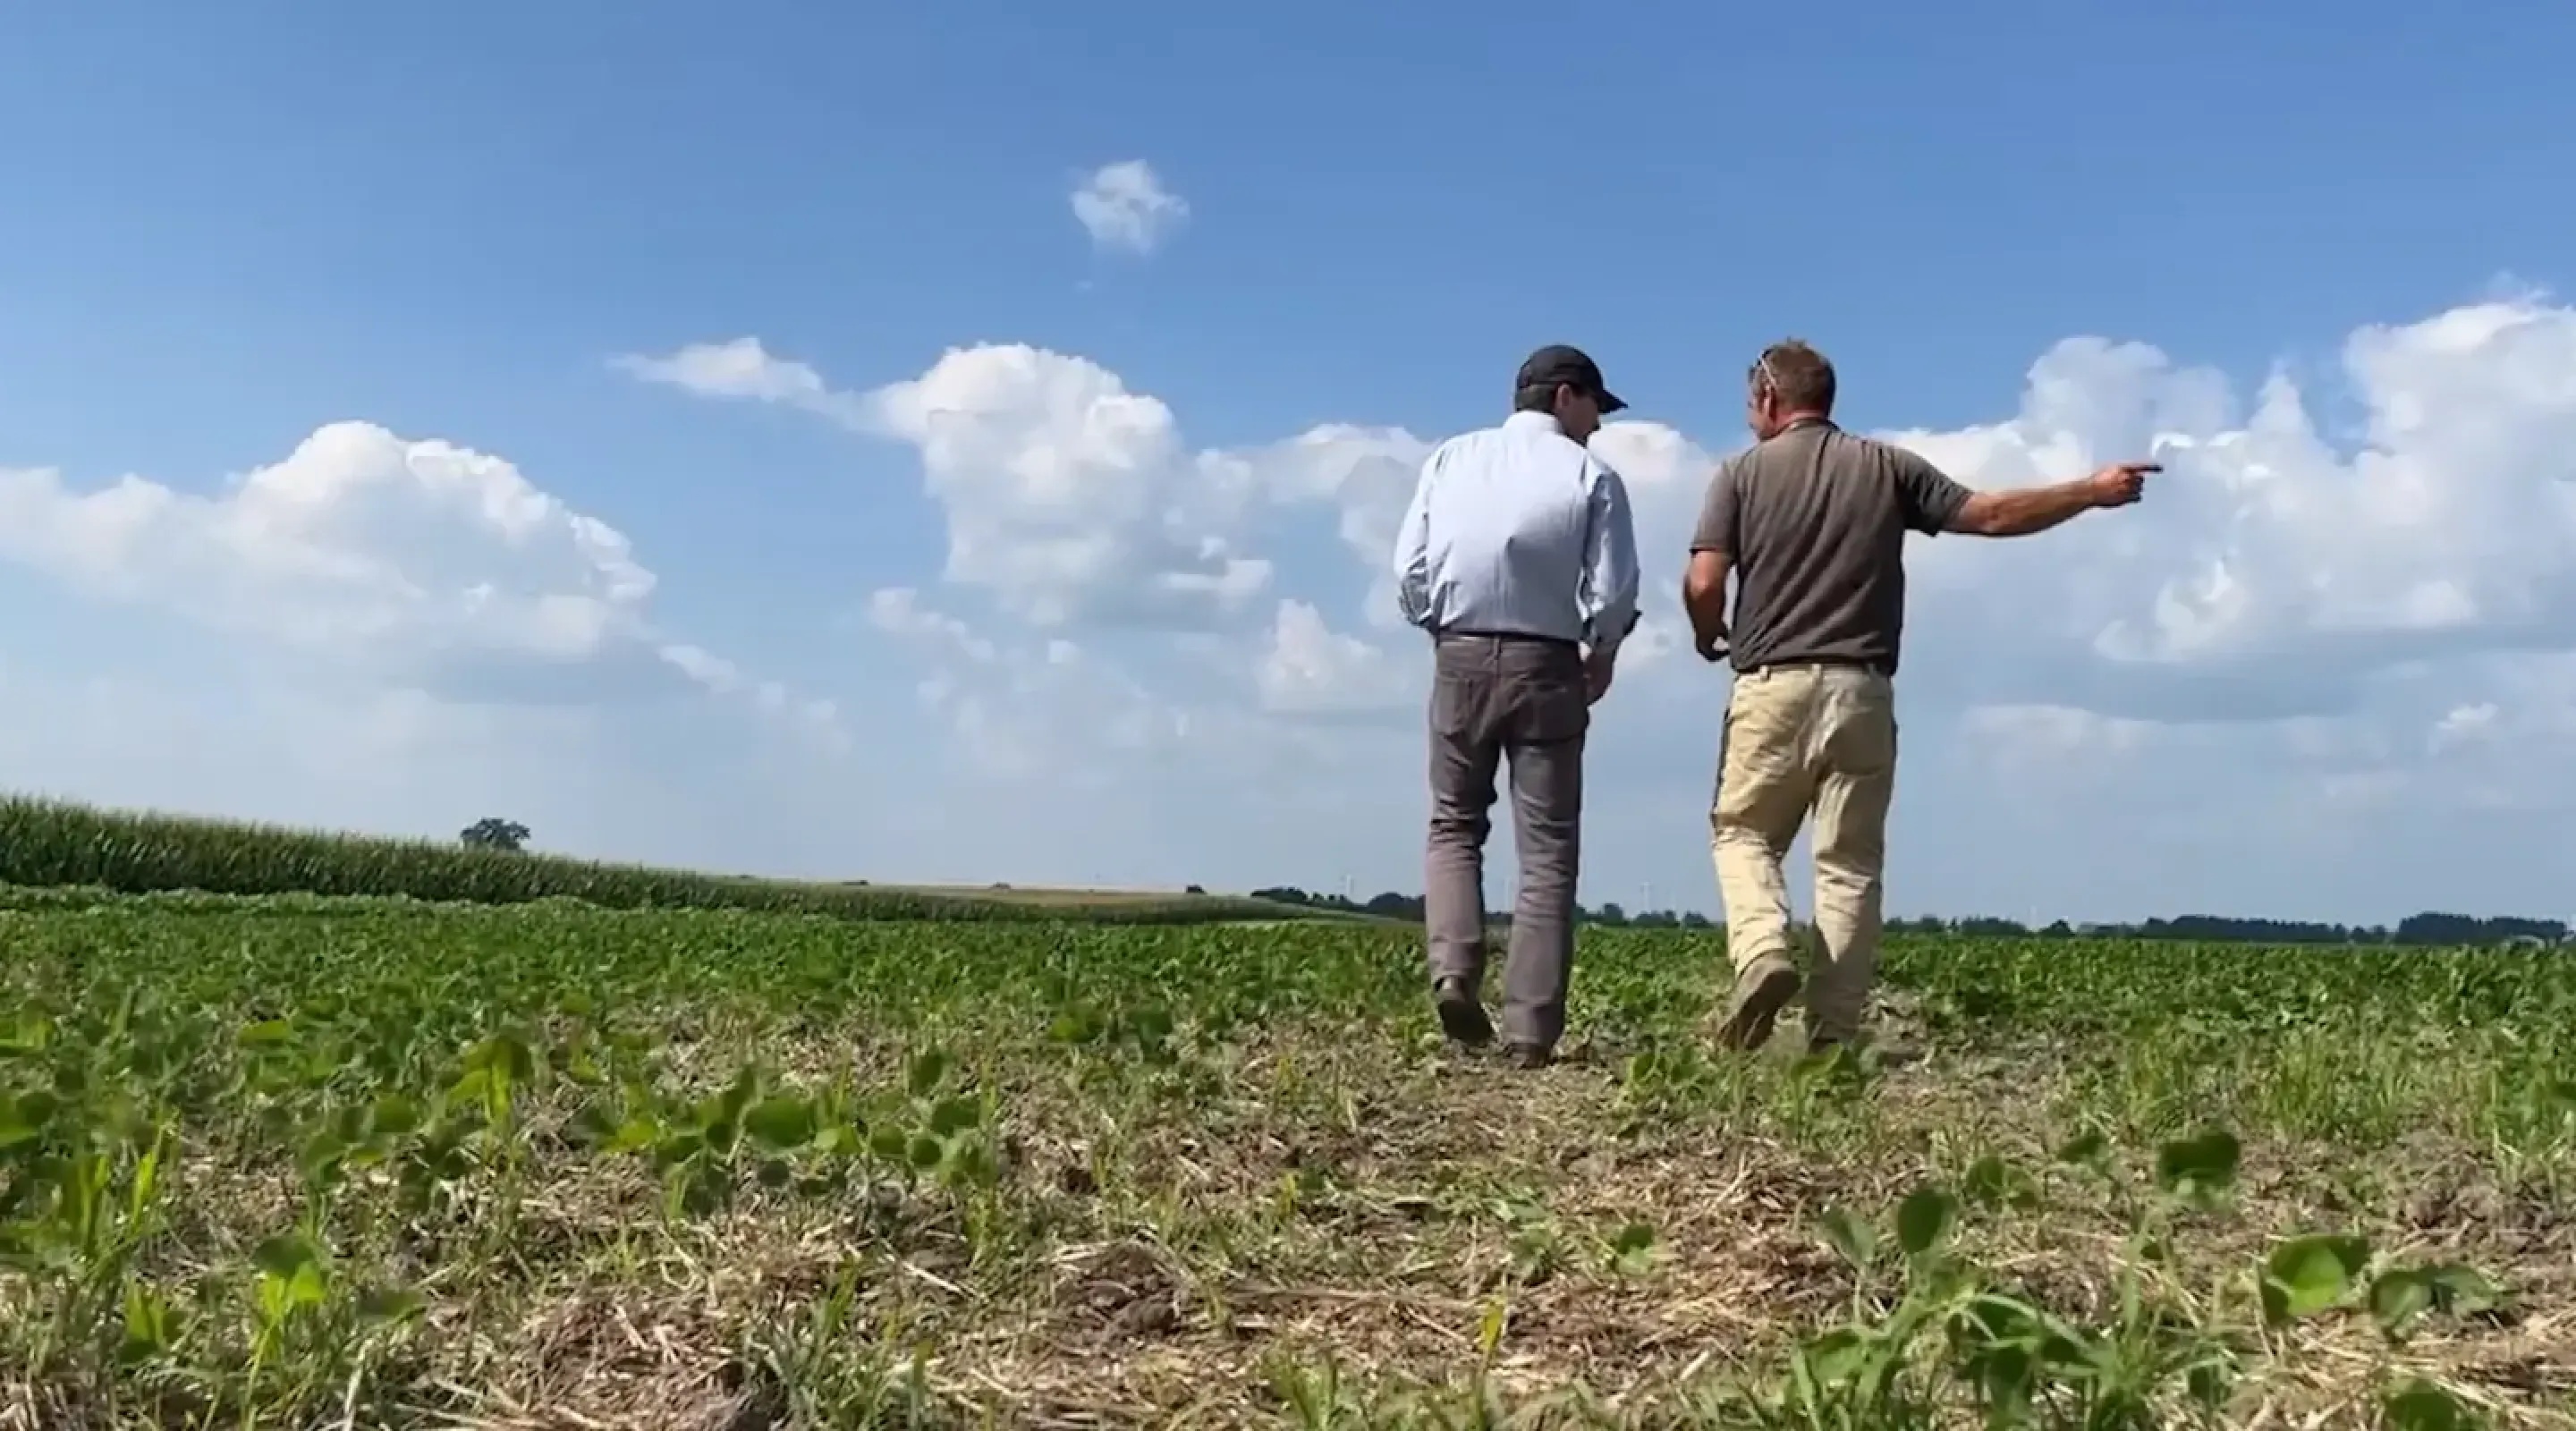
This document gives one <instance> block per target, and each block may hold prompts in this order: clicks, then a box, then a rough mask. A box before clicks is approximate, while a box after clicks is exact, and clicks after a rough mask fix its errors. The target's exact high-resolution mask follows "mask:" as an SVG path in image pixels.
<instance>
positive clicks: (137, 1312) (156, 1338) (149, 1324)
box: [117, 1282, 177, 1362]
mask: <svg viewBox="0 0 2576 1431" xmlns="http://www.w3.org/2000/svg"><path fill="white" fill-rule="evenodd" d="M174 1321H175V1319H174V1318H173V1317H172V1315H171V1311H170V1304H169V1302H168V1301H167V1300H165V1299H164V1298H162V1297H161V1296H160V1295H159V1294H158V1293H156V1292H154V1291H152V1290H151V1289H150V1288H148V1287H146V1286H144V1285H143V1284H142V1283H140V1282H130V1283H127V1284H126V1288H125V1338H124V1344H123V1345H122V1346H121V1347H120V1348H119V1349H118V1352H117V1354H118V1356H119V1357H121V1358H122V1359H123V1360H125V1361H127V1362H137V1361H143V1360H147V1359H149V1358H152V1357H156V1356H164V1355H167V1354H168V1353H169V1351H170V1347H171V1344H172V1343H173V1342H175V1341H176V1340H177V1336H176V1328H175V1326H174Z"/></svg>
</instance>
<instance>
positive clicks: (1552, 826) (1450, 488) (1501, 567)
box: [1395, 344, 1637, 1068]
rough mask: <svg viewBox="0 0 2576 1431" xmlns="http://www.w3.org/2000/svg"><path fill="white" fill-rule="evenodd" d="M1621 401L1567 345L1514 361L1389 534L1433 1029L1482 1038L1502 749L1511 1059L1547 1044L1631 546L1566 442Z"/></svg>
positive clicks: (1611, 502) (1621, 500)
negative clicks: (1420, 752) (1421, 639)
mask: <svg viewBox="0 0 2576 1431" xmlns="http://www.w3.org/2000/svg"><path fill="white" fill-rule="evenodd" d="M1626 406H1627V404H1626V403H1624V402H1621V401H1620V400H1619V399H1618V398H1616V397H1614V396H1612V395H1611V393H1610V390H1609V389H1608V388H1606V387H1604V386H1603V385H1602V379H1601V369H1600V367H1599V366H1598V365H1597V364H1595V363H1594V362H1593V361H1592V359H1590V358H1589V357H1586V356H1585V355H1584V354H1583V353H1582V351H1581V350H1579V349H1575V348H1570V347H1566V346H1564V345H1562V344H1556V345H1551V346H1549V347H1545V348H1541V349H1539V350H1538V351H1537V352H1535V353H1532V354H1531V355H1530V357H1529V361H1527V362H1525V363H1523V364H1522V365H1521V370H1520V376H1519V379H1518V381H1517V383H1516V384H1515V391H1514V393H1513V398H1512V407H1513V412H1512V414H1511V416H1510V417H1509V418H1507V419H1505V420H1504V422H1503V424H1502V426H1500V427H1489V428H1485V429H1483V430H1482V431H1478V432H1470V433H1465V434H1462V435H1460V436H1457V437H1453V438H1450V439H1449V440H1448V441H1446V442H1444V443H1442V444H1440V446H1439V447H1438V448H1437V449H1436V450H1434V451H1433V452H1432V454H1431V456H1430V458H1429V459H1428V460H1426V461H1425V462H1424V463H1423V464H1422V477H1421V480H1420V482H1419V484H1418V485H1416V487H1415V488H1414V492H1413V503H1412V506H1411V507H1410V508H1409V509H1408V510H1407V511H1406V512H1405V515H1404V526H1403V529H1402V530H1401V532H1400V533H1399V534H1398V535H1397V537H1396V544H1395V577H1396V600H1397V602H1398V603H1399V604H1400V606H1401V608H1402V610H1403V612H1404V619H1405V620H1407V621H1409V622H1411V623H1413V624H1414V625H1416V626H1419V627H1421V628H1422V629H1423V630H1425V631H1427V632H1429V633H1430V634H1431V636H1432V643H1433V647H1434V674H1433V677H1432V684H1431V702H1430V736H1431V741H1430V744H1431V833H1430V840H1429V842H1428V846H1427V849H1426V851H1425V854H1424V859H1423V888H1422V904H1423V923H1424V924H1425V925H1426V926H1427V928H1426V933H1427V936H1428V939H1429V943H1430V965H1431V981H1432V998H1433V1002H1434V1005H1435V1007H1437V1009H1438V1010H1439V1013H1440V1025H1441V1028H1442V1029H1443V1030H1445V1031H1446V1032H1447V1033H1448V1035H1449V1037H1451V1038H1452V1039H1455V1040H1457V1041H1458V1042H1460V1043H1463V1044H1467V1045H1470V1046H1473V1045H1479V1044H1483V1043H1486V1042H1488V1041H1490V1040H1491V1039H1492V1038H1493V1032H1494V1031H1493V1025H1492V1023H1491V1022H1490V1021H1489V1020H1487V1018H1486V1017H1485V1008H1484V1002H1483V998H1482V996H1481V994H1480V992H1479V991H1480V989H1481V986H1482V985H1483V983H1484V976H1485V891H1484V863H1485V854H1484V851H1485V837H1486V836H1487V835H1488V834H1489V833H1490V832H1491V830H1492V823H1493V822H1492V820H1491V818H1490V813H1491V811H1492V809H1493V804H1494V777H1495V774H1496V773H1497V771H1498V770H1499V768H1500V767H1501V765H1502V764H1503V762H1504V760H1505V758H1506V757H1508V758H1509V760H1510V764H1511V776H1512V833H1513V836H1514V843H1515V844H1516V845H1517V847H1518V850H1519V855H1520V896H1519V899H1518V900H1517V901H1516V902H1515V903H1514V905H1513V909H1512V934H1511V950H1510V953H1509V955H1508V956H1507V957H1506V959H1505V961H1504V964H1503V1039H1504V1042H1505V1043H1506V1044H1507V1045H1509V1046H1510V1050H1511V1054H1512V1058H1513V1061H1514V1062H1516V1063H1518V1064H1520V1065H1521V1066H1522V1067H1525V1068H1531V1067H1537V1066H1539V1065H1542V1064H1544V1063H1546V1062H1547V1061H1548V1060H1549V1058H1550V1057H1551V1056H1552V1055H1553V1053H1554V1052H1555V1049H1556V1042H1557V1040H1558V1038H1560V1037H1561V1036H1563V1034H1564V1032H1565V993H1566V986H1567V983H1568V981H1569V980H1570V979H1571V977H1572V974H1573V967H1574V914H1575V881H1576V876H1577V874H1578V873H1579V866H1580V863H1581V852H1582V829H1583V739H1584V734H1585V732H1586V731H1587V730H1588V729H1589V728H1590V726H1591V722H1592V711H1591V707H1592V703H1593V702H1595V701H1598V700H1599V699H1601V697H1602V696H1603V695H1605V694H1607V693H1608V691H1609V689H1610V678H1611V672H1612V669H1613V667H1614V666H1615V664H1616V662H1617V661H1618V657H1619V643H1620V642H1621V641H1623V640H1625V639H1626V638H1627V635H1628V633H1629V631H1630V630H1631V629H1633V628H1634V627H1635V625H1636V623H1637V535H1636V530H1635V527H1634V526H1633V524H1632V523H1631V521H1630V518H1629V513H1628V491H1627V488H1626V486H1625V485H1624V484H1622V483H1621V482H1620V480H1619V474H1618V473H1616V472H1614V471H1612V470H1611V469H1610V465H1609V464H1608V463H1606V462H1603V461H1602V460H1601V459H1600V458H1598V457H1595V456H1594V455H1593V454H1592V453H1591V451H1590V450H1589V449H1588V448H1587V447H1586V446H1585V444H1586V443H1588V442H1589V441H1591V439H1592V434H1593V433H1595V432H1598V431H1599V430H1600V428H1601V419H1602V417H1603V416H1604V415H1606V414H1609V413H1614V412H1617V411H1619V410H1620V409H1621V408H1623V407H1626Z"/></svg>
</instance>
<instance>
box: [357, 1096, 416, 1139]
mask: <svg viewBox="0 0 2576 1431" xmlns="http://www.w3.org/2000/svg"><path fill="white" fill-rule="evenodd" d="M419 1126H420V1105H419V1104H418V1103H416V1102H413V1101H412V1100H411V1099H410V1098H407V1097H405V1096H404V1095H402V1094H400V1093H388V1094H386V1095H385V1096H384V1097H382V1098H379V1099H377V1100H376V1104H375V1107H373V1108H371V1109H369V1110H367V1128H368V1130H369V1131H370V1132H372V1133H375V1134H376V1135H378V1136H380V1137H387V1138H399V1137H401V1136H402V1135H403V1134H405V1133H409V1132H411V1131H412V1130H413V1129H416V1128H418V1127H419Z"/></svg>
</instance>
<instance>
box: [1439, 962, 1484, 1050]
mask: <svg viewBox="0 0 2576 1431" xmlns="http://www.w3.org/2000/svg"><path fill="white" fill-rule="evenodd" d="M1431 1003H1432V1007H1433V1008H1435V1009H1437V1010H1438V1011H1439V1013H1440V1031H1441V1032H1442V1033H1444V1034H1447V1035H1448V1036H1449V1039H1450V1041H1451V1042H1453V1043H1459V1044H1464V1045H1465V1046H1467V1047H1468V1048H1482V1047H1484V1046H1485V1045H1486V1044H1488V1043H1491V1042H1493V1040H1494V1025H1493V1021H1492V1020H1490V1019H1488V1018H1486V1017H1485V1005H1484V1002H1483V1001H1482V1000H1480V999H1478V998H1477V997H1476V986H1475V985H1473V984H1471V983H1469V982H1467V980H1466V979H1465V978H1464V977H1462V976H1460V975H1456V974H1451V975H1449V976H1447V977H1446V978H1442V979H1439V980H1436V981H1434V982H1433V984H1432V985H1431Z"/></svg>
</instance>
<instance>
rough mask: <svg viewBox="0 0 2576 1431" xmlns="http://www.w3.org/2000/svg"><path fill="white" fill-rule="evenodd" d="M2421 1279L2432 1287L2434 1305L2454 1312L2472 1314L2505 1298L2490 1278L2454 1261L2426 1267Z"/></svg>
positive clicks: (2456, 1313)
mask: <svg viewBox="0 0 2576 1431" xmlns="http://www.w3.org/2000/svg"><path fill="white" fill-rule="evenodd" d="M2424 1281H2425V1283H2426V1285H2427V1286H2429V1287H2430V1288H2431V1289H2432V1293H2433V1306H2434V1308H2435V1309H2436V1310H2438V1311H2442V1312H2446V1313H2449V1314H2451V1315H2454V1316H2462V1317H2474V1316H2476V1315H2477V1314H2478V1313H2480V1312H2486V1311H2492V1310H2494V1309H2495V1308H2496V1307H2497V1306H2498V1305H2499V1304H2501V1303H2502V1302H2503V1301H2504V1293H2503V1292H2501V1291H2499V1290H2497V1288H2496V1285H2495V1284H2494V1283H2493V1282H2490V1281H2488V1280H2487V1279H2486V1278H2485V1277H2484V1276H2482V1275H2480V1273H2479V1272H2478V1271H2477V1269H2476V1268H2473V1267H2466V1266H2462V1265H2461V1264H2459V1263H2457V1262H2445V1263H2442V1264H2441V1265H2439V1266H2434V1267H2427V1268H2425V1269H2424Z"/></svg>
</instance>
